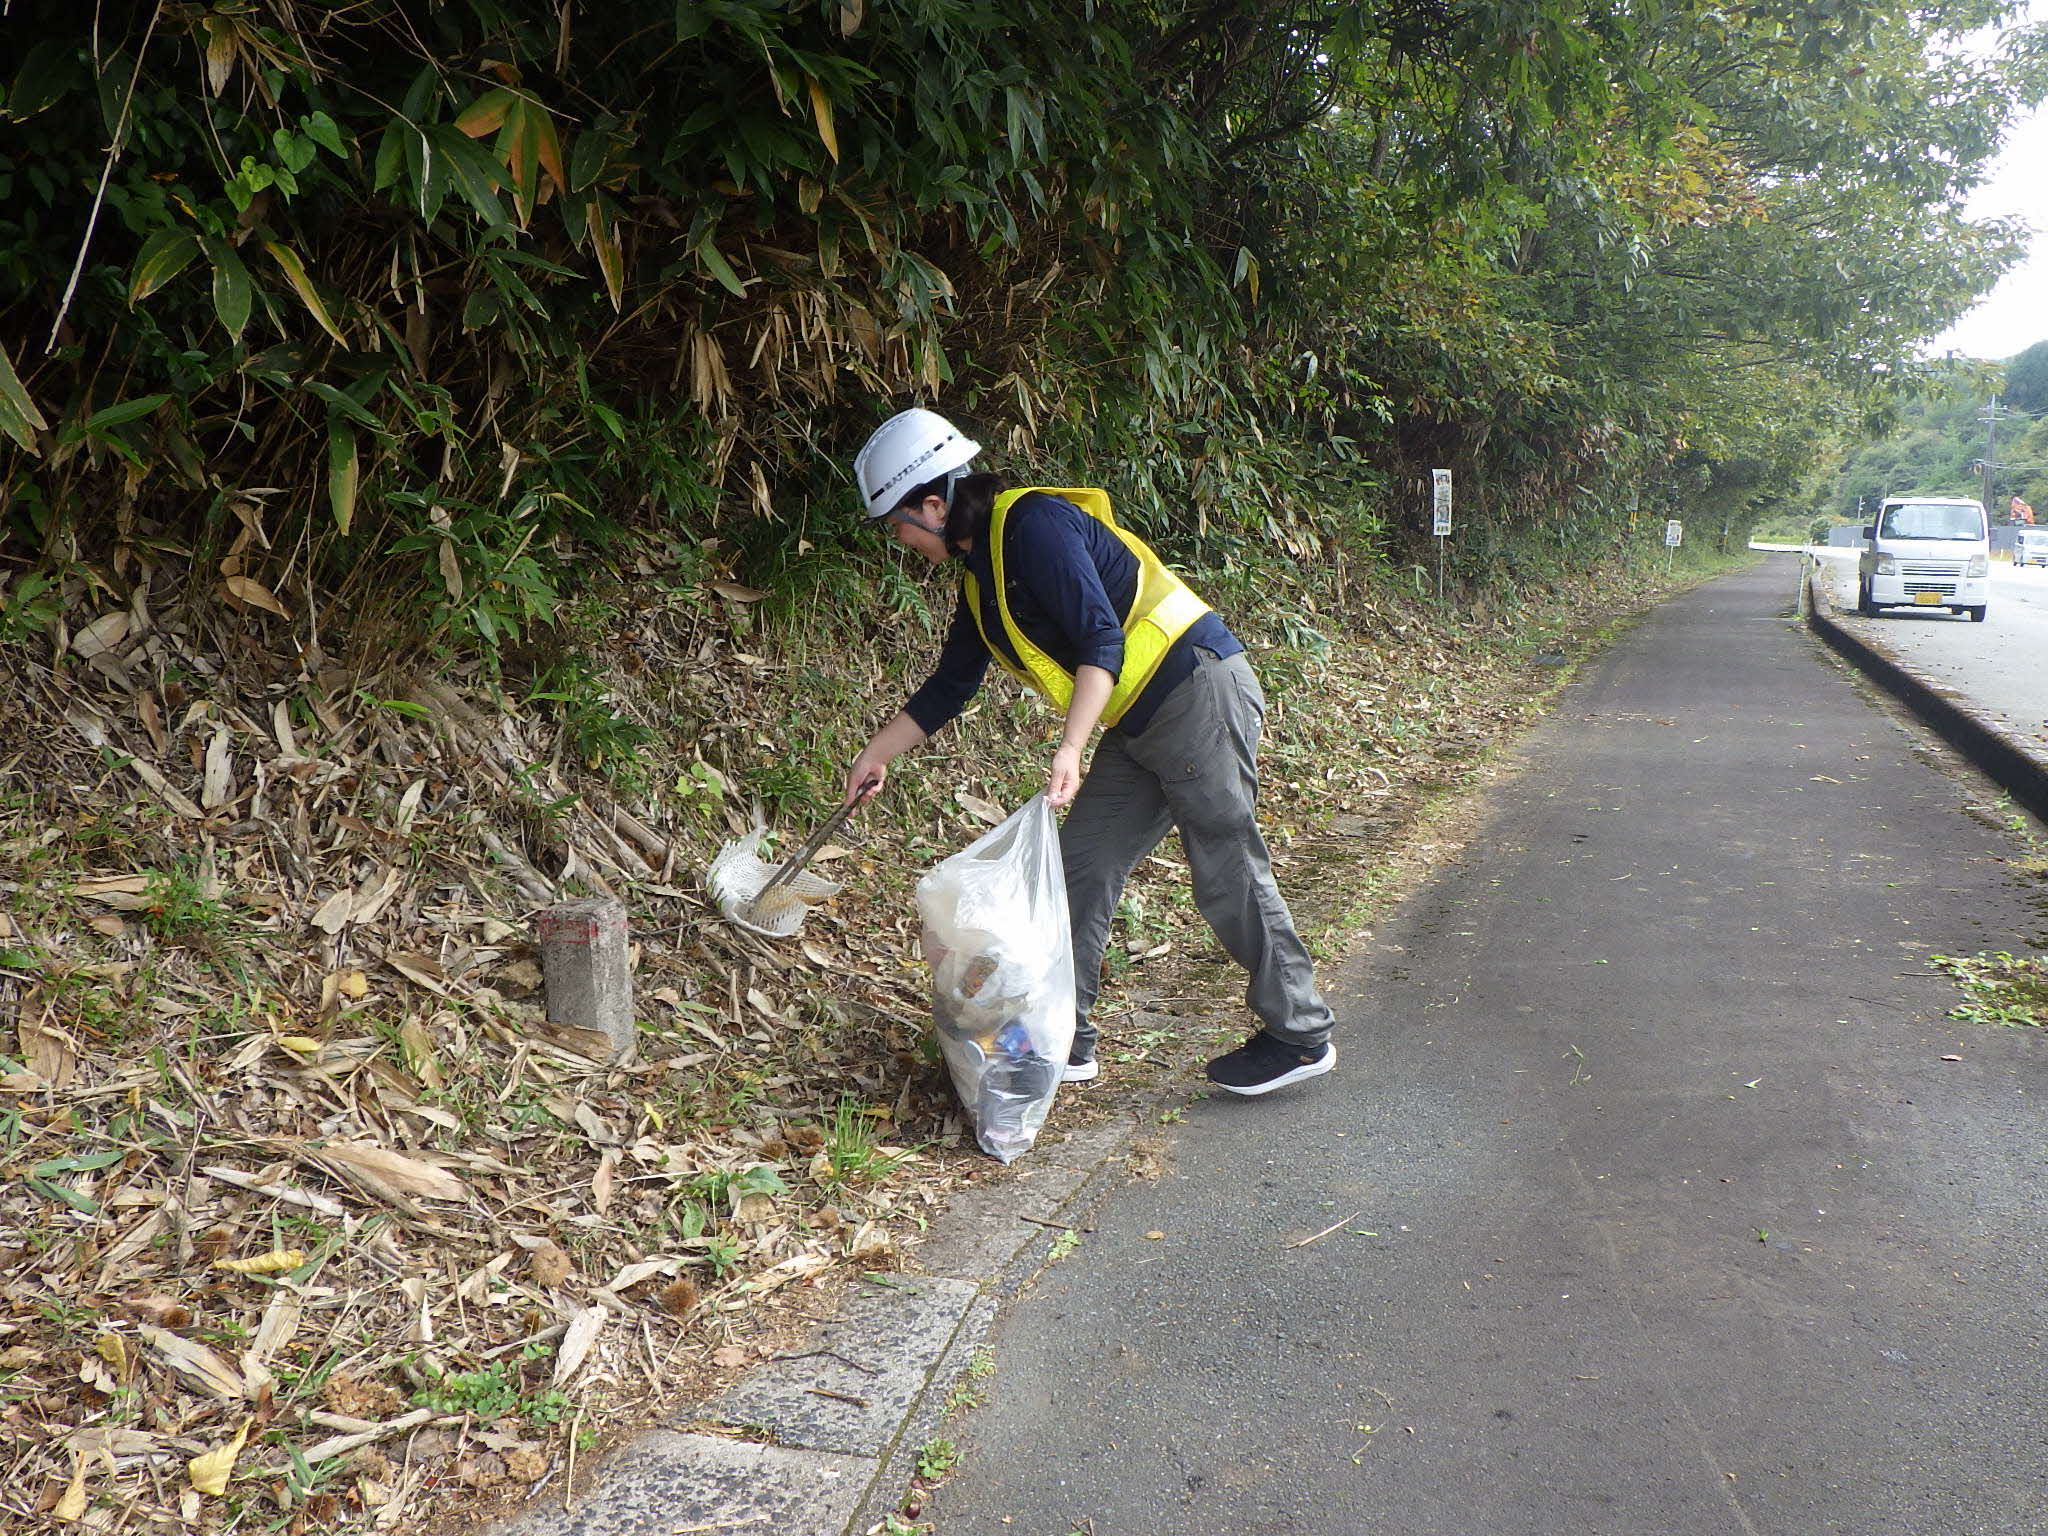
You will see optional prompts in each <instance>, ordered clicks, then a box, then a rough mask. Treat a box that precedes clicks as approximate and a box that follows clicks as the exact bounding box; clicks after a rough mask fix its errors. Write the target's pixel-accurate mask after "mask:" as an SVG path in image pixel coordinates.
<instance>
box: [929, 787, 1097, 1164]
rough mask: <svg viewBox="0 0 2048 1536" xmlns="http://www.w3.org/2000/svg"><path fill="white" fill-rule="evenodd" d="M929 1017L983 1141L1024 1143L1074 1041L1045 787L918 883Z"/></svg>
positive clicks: (1008, 1152) (1062, 902)
mask: <svg viewBox="0 0 2048 1536" xmlns="http://www.w3.org/2000/svg"><path fill="white" fill-rule="evenodd" d="M917 909H918V914H919V916H920V917H922V918H923V919H924V953H925V958H926V959H927V960H928V961H930V962H931V968H932V1019H933V1022H934V1023H935V1024H936V1025H937V1026H938V1032H939V1049H940V1050H941V1051H942V1052H943V1053H944V1054H945V1058H946V1067H947V1069H948V1070H949V1071H950V1072H951V1073H952V1076H953V1087H954V1090H955V1091H956V1092H957V1093H958V1094H959V1095H960V1102H961V1103H962V1104H963V1105H965V1106H966V1108H967V1113H968V1115H969V1117H970V1118H971V1119H972V1120H973V1122H974V1133H975V1139H976V1140H977V1141H979V1142H980V1143H981V1149H982V1151H984V1152H986V1153H988V1154H989V1155H990V1156H991V1157H995V1158H1000V1159H1001V1160H1002V1161H1003V1162H1005V1163H1007V1162H1010V1161H1012V1160H1013V1159H1015V1158H1016V1157H1018V1156H1019V1155H1020V1154H1022V1153H1024V1152H1026V1151H1029V1150H1030V1147H1031V1143H1032V1142H1033V1141H1035V1140H1036V1139H1037V1137H1038V1129H1039V1127H1040V1126H1042V1125H1044V1124H1045V1116H1046V1111H1048V1110H1049V1109H1051V1108H1052V1098H1053V1093H1054V1091H1055V1090H1056V1089H1058V1087H1059V1085H1060V1073H1061V1071H1062V1070H1063V1069H1064V1068H1065V1067H1066V1064H1067V1053H1068V1051H1069V1050H1071V1049H1072V1047H1073V1044H1074V945H1073V935H1072V933H1071V931H1070V930H1069V928H1068V923H1067V883H1066V876H1065V873H1064V872H1063V871H1062V869H1061V866H1060V833H1059V825H1058V823H1057V822H1055V821H1054V819H1053V814H1052V807H1051V806H1049V805H1047V804H1046V800H1045V796H1044V795H1036V796H1033V797H1032V799H1031V800H1030V801H1029V802H1028V803H1027V804H1026V805H1024V806H1023V807H1022V808H1021V809H1020V810H1018V811H1017V813H1016V814H1015V815H1013V816H1011V817H1010V819H1009V820H1008V821H1006V822H1004V823H1003V824H1002V825H1001V826H999V827H997V828H995V829H994V830H993V831H991V832H989V833H988V834H987V835H986V836H984V837H982V838H980V839H979V840H977V841H976V842H974V843H972V844H970V845H969V846H968V847H966V848H963V849H961V850H960V852H958V853H956V854H954V855H953V856H952V857H951V858H950V859H947V860H946V861H945V862H944V863H943V864H940V865H939V866H938V867H937V868H936V869H934V870H932V871H931V872H930V873H929V874H927V875H926V876H925V877H924V878H923V879H922V880H920V881H918V883H917Z"/></svg>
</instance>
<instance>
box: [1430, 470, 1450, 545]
mask: <svg viewBox="0 0 2048 1536" xmlns="http://www.w3.org/2000/svg"><path fill="white" fill-rule="evenodd" d="M1429 478H1430V480H1431V481H1432V483H1433V495H1432V500H1431V503H1430V507H1431V511H1432V512H1433V513H1434V514H1435V521H1434V523H1433V524H1432V526H1431V527H1430V530H1429V531H1430V532H1431V533H1433V534H1435V535H1436V536H1437V537H1438V538H1440V539H1441V538H1443V537H1445V536H1446V535H1447V534H1449V533H1450V531H1451V472H1450V471H1449V470H1448V469H1432V470H1431V471H1430V472H1429Z"/></svg>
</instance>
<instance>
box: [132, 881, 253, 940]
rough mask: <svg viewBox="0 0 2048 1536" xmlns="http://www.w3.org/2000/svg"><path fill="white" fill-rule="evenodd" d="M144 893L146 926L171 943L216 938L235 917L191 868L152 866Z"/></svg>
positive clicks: (225, 930) (143, 920)
mask: <svg viewBox="0 0 2048 1536" xmlns="http://www.w3.org/2000/svg"><path fill="white" fill-rule="evenodd" d="M142 897H143V902H144V905H143V907H142V908H141V909H140V915H141V918H142V926H143V927H145V928H147V929H148V930H149V931H150V932H151V933H152V934H153V935H155V936H156V937H157V938H159V939H161V940H163V941H164V942H165V943H167V944H178V943H189V942H191V941H193V940H199V939H210V938H214V937H216V936H218V935H220V934H223V933H225V932H227V930H228V928H229V926H230V925H231V924H232V923H233V921H234V919H233V917H232V916H231V915H230V914H229V912H228V909H227V908H226V907H224V906H222V905H221V904H220V902H219V900H218V899H216V898H215V897H214V896H213V895H211V894H210V893H209V892H208V891H207V889H206V885H205V883H204V882H203V881H201V880H200V878H199V877H198V875H196V874H195V873H194V872H193V871H192V870H190V869H188V868H178V869H171V870H162V869H152V870H150V871H149V872H148V884H147V885H145V886H144V887H143V892H142Z"/></svg>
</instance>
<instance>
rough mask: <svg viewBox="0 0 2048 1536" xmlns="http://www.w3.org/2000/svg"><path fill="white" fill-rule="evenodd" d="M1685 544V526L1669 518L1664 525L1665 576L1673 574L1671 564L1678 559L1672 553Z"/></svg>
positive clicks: (1675, 519)
mask: <svg viewBox="0 0 2048 1536" xmlns="http://www.w3.org/2000/svg"><path fill="white" fill-rule="evenodd" d="M1684 542H1685V524H1684V523H1682V522H1680V521H1679V520H1678V519H1677V518H1675V517H1674V518H1669V519H1667V520H1666V521H1665V524H1664V574H1665V575H1666V576H1669V575H1670V574H1671V564H1672V562H1673V561H1674V560H1676V559H1677V558H1678V557H1677V555H1675V554H1673V553H1672V551H1673V550H1675V549H1677V548H1678V546H1679V545H1681V544H1683V543H1684Z"/></svg>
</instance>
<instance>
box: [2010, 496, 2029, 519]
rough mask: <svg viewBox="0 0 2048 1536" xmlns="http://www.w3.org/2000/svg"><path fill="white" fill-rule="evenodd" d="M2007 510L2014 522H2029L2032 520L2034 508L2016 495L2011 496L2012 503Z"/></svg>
mask: <svg viewBox="0 0 2048 1536" xmlns="http://www.w3.org/2000/svg"><path fill="white" fill-rule="evenodd" d="M2007 510H2009V511H2010V512H2011V514H2012V520H2013V521H2014V522H2016V523H2031V522H2032V521H2033V520H2034V509H2033V508H2032V507H2030V506H2028V505H2027V504H2026V503H2025V502H2024V501H2021V500H2020V499H2019V497H2017V496H2015V497H2013V499H2012V505H2011V506H2010V507H2009V508H2008V509H2007Z"/></svg>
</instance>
